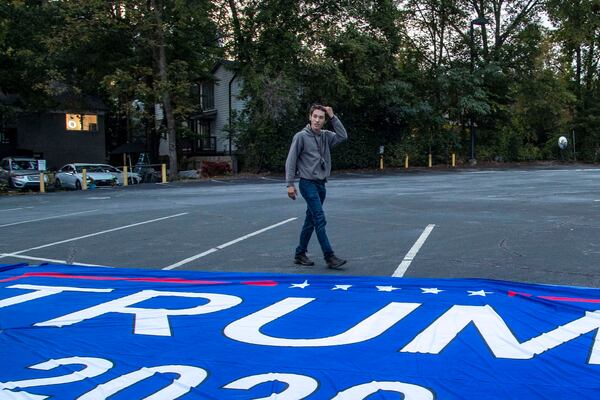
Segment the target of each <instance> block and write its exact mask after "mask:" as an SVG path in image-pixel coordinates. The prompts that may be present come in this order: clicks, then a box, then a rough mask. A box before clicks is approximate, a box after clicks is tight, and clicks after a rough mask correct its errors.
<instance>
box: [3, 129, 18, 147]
mask: <svg viewBox="0 0 600 400" xmlns="http://www.w3.org/2000/svg"><path fill="white" fill-rule="evenodd" d="M16 137H17V130H16V129H14V128H4V129H0V144H15V143H16V142H17V141H16Z"/></svg>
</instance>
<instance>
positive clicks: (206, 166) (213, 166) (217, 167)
mask: <svg viewBox="0 0 600 400" xmlns="http://www.w3.org/2000/svg"><path fill="white" fill-rule="evenodd" d="M200 174H201V175H202V176H203V177H205V178H207V177H211V176H216V175H229V174H231V165H229V163H228V162H227V161H202V167H201V168H200Z"/></svg>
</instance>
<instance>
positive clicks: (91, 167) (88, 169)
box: [75, 165, 104, 173]
mask: <svg viewBox="0 0 600 400" xmlns="http://www.w3.org/2000/svg"><path fill="white" fill-rule="evenodd" d="M75 169H77V172H79V173H82V172H83V170H84V169H85V171H86V172H104V168H102V167H101V166H99V165H77V166H75Z"/></svg>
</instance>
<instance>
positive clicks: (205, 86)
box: [198, 82, 215, 111]
mask: <svg viewBox="0 0 600 400" xmlns="http://www.w3.org/2000/svg"><path fill="white" fill-rule="evenodd" d="M198 90H199V97H200V108H201V109H202V111H206V110H214V109H215V84H214V82H202V83H200V84H199V85H198Z"/></svg>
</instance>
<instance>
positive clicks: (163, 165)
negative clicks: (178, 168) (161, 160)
mask: <svg viewBox="0 0 600 400" xmlns="http://www.w3.org/2000/svg"><path fill="white" fill-rule="evenodd" d="M161 167H162V183H167V164H162V166H161Z"/></svg>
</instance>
